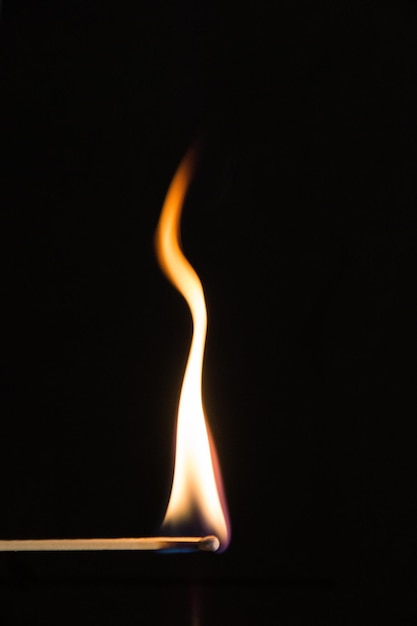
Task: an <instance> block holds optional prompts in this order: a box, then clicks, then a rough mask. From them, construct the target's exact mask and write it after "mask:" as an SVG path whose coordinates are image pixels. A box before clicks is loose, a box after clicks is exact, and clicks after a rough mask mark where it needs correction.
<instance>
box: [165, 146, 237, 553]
mask: <svg viewBox="0 0 417 626" xmlns="http://www.w3.org/2000/svg"><path fill="white" fill-rule="evenodd" d="M194 164H195V155H194V150H190V151H189V152H188V153H187V154H186V155H185V157H184V158H183V160H182V162H181V163H180V165H179V167H178V170H177V172H176V173H175V176H174V178H173V180H172V182H171V185H170V187H169V189H168V192H167V195H166V198H165V202H164V205H163V207H162V212H161V216H160V218H159V222H158V225H157V229H156V233H155V244H156V253H157V258H158V261H159V264H160V266H161V269H162V270H163V272H164V273H165V274H166V276H167V277H168V279H169V280H170V281H171V282H172V284H173V285H174V287H176V289H177V290H178V291H179V292H180V293H181V295H182V296H183V297H184V298H185V300H186V302H187V304H188V306H189V309H190V312H191V316H192V321H193V336H192V340H191V346H190V352H189V355H188V360H187V364H186V367H185V373H184V379H183V383H182V388H181V394H180V400H179V407H178V417H177V432H176V452H175V466H174V477H173V483H172V489H171V495H170V499H169V502H168V507H167V511H166V513H165V518H164V521H163V524H162V526H163V527H167V526H168V527H173V526H177V527H178V526H181V525H187V523H189V522H190V521H191V520H192V519H195V517H198V519H199V522H200V525H201V527H202V530H203V531H204V532H205V533H207V534H214V535H216V536H217V537H218V539H219V541H220V550H224V549H225V548H226V547H227V545H228V543H229V541H230V524H229V517H228V513H227V505H226V500H225V496H224V490H223V485H222V479H221V474H220V466H219V463H218V459H217V454H216V450H215V446H214V442H213V439H212V437H211V435H210V432H209V428H208V425H207V423H206V418H205V413H204V408H203V400H202V374H203V360H204V348H205V343H206V334H207V310H206V303H205V298H204V291H203V287H202V284H201V281H200V279H199V277H198V276H197V274H196V272H195V271H194V269H193V268H192V266H191V265H190V263H189V262H188V260H187V259H186V258H185V256H184V254H183V252H182V249H181V244H180V219H181V212H182V207H183V204H184V199H185V196H186V193H187V190H188V187H189V185H190V182H191V178H192V175H193V173H194Z"/></svg>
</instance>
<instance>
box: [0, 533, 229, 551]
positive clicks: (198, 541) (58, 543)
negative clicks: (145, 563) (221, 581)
mask: <svg viewBox="0 0 417 626" xmlns="http://www.w3.org/2000/svg"><path fill="white" fill-rule="evenodd" d="M219 546H220V542H219V540H218V539H217V537H215V536H214V535H208V536H207V537H139V538H123V537H122V538H116V539H10V540H0V552H70V551H86V550H87V551H88V550H94V551H99V550H121V551H124V550H137V551H141V550H153V551H158V550H164V551H167V552H169V551H172V552H181V551H183V552H188V551H195V552H198V551H200V550H202V551H204V552H216V550H218V549H219Z"/></svg>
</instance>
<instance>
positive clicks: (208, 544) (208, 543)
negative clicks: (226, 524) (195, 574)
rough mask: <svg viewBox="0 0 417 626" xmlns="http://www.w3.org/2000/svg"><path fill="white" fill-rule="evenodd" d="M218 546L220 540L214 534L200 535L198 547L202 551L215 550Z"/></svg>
mask: <svg viewBox="0 0 417 626" xmlns="http://www.w3.org/2000/svg"><path fill="white" fill-rule="evenodd" d="M219 548H220V541H219V540H218V539H217V537H216V536H215V535H208V536H207V537H202V539H201V541H200V542H199V544H198V549H199V550H202V551H204V552H217V550H218V549H219Z"/></svg>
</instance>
